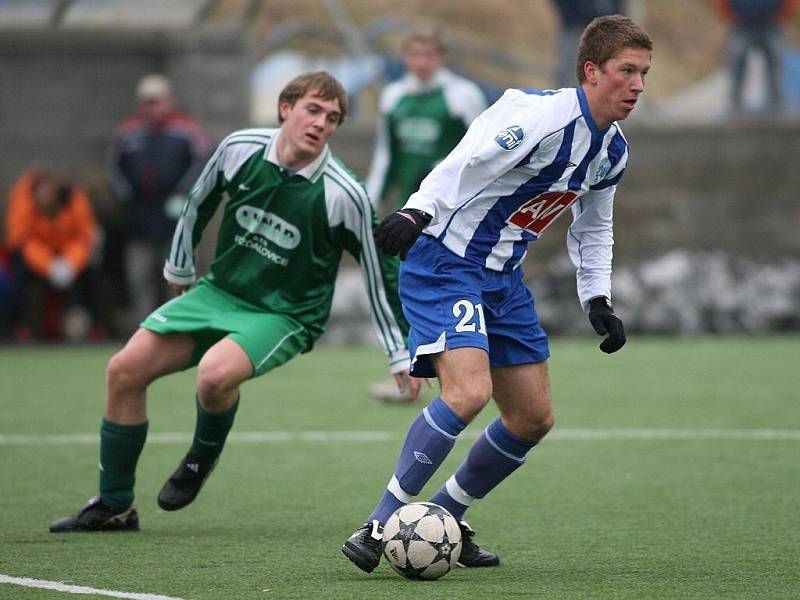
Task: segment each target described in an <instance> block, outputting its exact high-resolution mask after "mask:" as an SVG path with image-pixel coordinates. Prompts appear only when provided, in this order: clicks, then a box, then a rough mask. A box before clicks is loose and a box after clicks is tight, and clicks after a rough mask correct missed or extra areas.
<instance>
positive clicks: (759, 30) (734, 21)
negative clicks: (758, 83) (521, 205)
mask: <svg viewBox="0 0 800 600" xmlns="http://www.w3.org/2000/svg"><path fill="white" fill-rule="evenodd" d="M714 6H715V7H716V8H717V10H718V11H719V13H720V15H721V16H722V17H723V18H724V19H725V21H726V22H728V23H729V24H730V31H729V35H728V61H729V69H730V77H731V82H730V83H731V89H730V102H731V108H732V109H733V111H734V112H741V111H742V110H743V108H744V106H743V102H742V90H743V89H744V81H745V73H746V68H747V59H748V57H749V56H750V55H751V54H752V53H754V52H755V51H759V52H760V53H761V55H762V56H763V58H764V62H765V65H766V82H764V83H765V85H766V87H767V91H768V94H767V102H766V106H765V107H764V109H765V110H766V111H770V112H772V113H776V112H780V111H781V110H782V109H783V106H784V89H783V53H784V46H783V27H784V24H785V23H786V22H787V21H788V20H789V19H790V18H791V16H792V15H793V14H794V12H795V10H796V9H797V0H714Z"/></svg>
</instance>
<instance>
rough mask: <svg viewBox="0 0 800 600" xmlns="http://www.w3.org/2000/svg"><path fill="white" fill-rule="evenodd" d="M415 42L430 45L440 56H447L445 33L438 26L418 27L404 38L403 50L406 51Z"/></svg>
mask: <svg viewBox="0 0 800 600" xmlns="http://www.w3.org/2000/svg"><path fill="white" fill-rule="evenodd" d="M414 42H420V43H423V44H430V45H431V46H433V47H434V48H436V51H437V52H439V54H447V44H446V43H445V39H444V32H443V31H442V28H441V27H438V26H436V25H418V26H416V27H414V28H413V29H412V30H411V31H409V32H408V33H407V34H406V36H405V37H404V38H403V44H402V46H401V47H402V49H403V50H406V49H407V48H408V46H410V45H411V44H412V43H414Z"/></svg>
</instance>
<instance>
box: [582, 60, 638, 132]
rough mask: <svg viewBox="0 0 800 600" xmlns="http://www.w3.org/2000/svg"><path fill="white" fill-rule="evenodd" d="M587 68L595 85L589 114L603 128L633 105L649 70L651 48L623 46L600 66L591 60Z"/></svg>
mask: <svg viewBox="0 0 800 600" xmlns="http://www.w3.org/2000/svg"><path fill="white" fill-rule="evenodd" d="M587 70H588V72H587V81H588V83H589V84H590V86H591V87H593V88H594V89H593V93H592V96H593V99H594V106H592V111H593V114H592V116H593V117H594V118H595V121H597V125H598V126H599V127H601V128H604V127H607V126H608V125H610V124H611V123H612V122H614V121H621V120H623V119H626V118H627V117H628V115H630V114H631V112H632V111H633V109H634V107H635V106H636V102H637V100H638V99H639V95H640V94H641V93H642V92H644V87H645V77H646V75H647V72H648V71H649V70H650V51H649V50H646V49H644V48H625V49H623V50H622V51H621V52H620V53H619V54H618V55H617V56H615V57H614V58H611V59H609V60H608V61H606V63H605V64H604V65H603V67H602V68H600V67H598V66H597V65H594V64H591V63H590V65H589V66H588V68H587ZM594 112H597V114H594Z"/></svg>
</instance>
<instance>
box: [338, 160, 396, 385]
mask: <svg viewBox="0 0 800 600" xmlns="http://www.w3.org/2000/svg"><path fill="white" fill-rule="evenodd" d="M325 198H326V203H327V209H328V220H329V224H330V226H331V227H336V226H339V225H341V226H343V227H344V228H345V229H346V230H347V232H348V233H350V234H351V239H353V240H354V246H355V247H354V248H349V250H350V251H351V252H352V254H353V255H354V257H355V258H356V260H358V262H359V265H360V266H361V274H362V277H363V280H364V285H365V287H366V290H367V296H368V298H369V304H370V314H371V317H372V324H373V327H374V329H375V334H376V335H377V338H378V342H379V343H380V345H381V347H382V348H383V350H384V352H385V354H386V356H387V358H388V360H389V368H390V371H391V372H392V373H399V372H400V371H403V370H406V369H408V367H409V356H408V350H407V348H406V342H405V336H406V333H407V329H408V325H407V324H406V322H405V319H404V318H403V316H402V312H401V311H400V302H399V299H398V295H397V270H398V269H397V265H396V263H394V262H393V257H389V256H386V255H384V254H383V253H379V252H378V250H377V249H376V247H375V242H374V240H373V237H372V230H373V226H374V225H375V216H374V212H373V210H372V206H371V204H370V201H369V198H368V197H367V194H366V192H365V191H364V188H363V187H362V186H361V184H360V183H359V182H358V181H356V179H355V178H353V177H352V176H351V175H350V174H349V173H348V172H347V171H346V170H345V169H344V168H343V167H342V166H341V165H339V164H337V163H336V161H335V160H331V161H329V163H328V167H327V170H326V173H325Z"/></svg>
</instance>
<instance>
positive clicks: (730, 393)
mask: <svg viewBox="0 0 800 600" xmlns="http://www.w3.org/2000/svg"><path fill="white" fill-rule="evenodd" d="M597 341H598V340H594V339H589V338H586V339H579V340H559V339H556V340H554V341H553V343H552V359H551V361H550V371H551V377H552V387H553V397H554V404H555V408H556V413H557V416H558V420H557V424H556V428H555V429H554V431H553V433H552V434H551V435H550V436H549V437H548V438H546V439H545V441H544V442H543V443H542V444H541V445H540V446H539V447H538V448H536V449H535V450H534V451H533V452H532V453H531V454H530V455H529V457H528V462H527V464H526V465H525V466H524V467H523V468H522V469H520V470H519V471H517V472H516V473H515V474H514V476H513V477H512V478H510V479H509V480H508V481H506V482H505V483H504V484H503V485H501V486H500V487H499V488H498V489H497V490H495V491H494V492H492V494H491V495H490V496H488V497H487V498H486V499H485V500H482V501H479V502H477V503H476V504H475V505H474V507H473V508H471V509H470V511H469V513H468V518H469V520H470V523H471V524H472V526H473V527H474V528H475V529H476V530H477V532H478V534H477V537H476V541H478V542H479V543H480V544H482V545H485V546H486V547H488V548H490V549H492V550H494V551H496V552H497V553H498V554H500V556H501V559H502V565H501V566H500V567H499V568H494V569H472V570H467V569H459V570H457V571H455V572H453V573H450V574H448V575H447V576H446V577H445V578H443V579H441V580H439V581H435V582H409V581H405V580H403V579H401V578H400V577H399V576H397V575H396V574H395V573H394V572H393V571H392V570H391V569H390V568H389V567H388V566H387V565H386V564H381V565H380V566H379V568H378V569H377V570H376V571H375V572H374V573H373V574H372V575H366V574H364V573H362V572H361V571H359V570H358V569H357V568H356V567H355V566H354V565H353V564H351V563H350V562H349V561H348V560H347V559H345V558H344V557H343V556H342V554H341V553H340V550H339V548H340V546H341V544H342V542H343V541H344V540H345V538H347V536H348V535H349V534H350V533H351V532H352V530H353V529H354V528H356V527H357V526H359V525H360V524H361V523H362V522H363V520H364V519H365V517H366V516H367V514H369V512H370V510H371V509H372V507H373V506H374V504H375V502H376V501H377V499H378V498H379V496H380V494H381V493H382V490H383V488H384V486H385V484H386V482H387V480H388V478H389V477H390V475H391V470H392V468H393V465H394V461H395V458H396V455H397V452H398V450H399V447H400V444H401V443H402V439H403V435H404V433H405V430H406V428H407V427H408V424H409V423H410V422H411V420H412V419H413V418H414V417H415V416H416V414H417V412H418V411H419V410H420V408H421V407H422V406H423V403H420V404H419V405H417V406H408V405H380V404H377V403H376V402H374V401H372V400H370V399H369V397H368V395H367V388H368V385H369V384H370V383H371V382H373V381H375V380H379V379H382V378H384V377H385V365H384V360H383V357H382V355H381V353H380V351H379V350H378V349H377V348H371V347H332V346H325V345H323V346H320V347H319V348H317V349H316V350H314V352H312V353H311V354H309V355H306V356H303V357H300V358H299V359H297V360H295V361H293V362H291V363H289V364H288V365H287V366H285V367H283V368H281V369H278V370H277V371H275V372H273V373H270V374H267V375H266V376H264V377H262V378H260V379H257V380H255V381H252V382H249V383H248V384H246V385H245V386H244V387H243V391H242V404H241V407H240V410H239V413H238V416H237V422H236V425H235V427H234V430H233V434H232V439H231V440H230V442H229V444H228V446H227V448H226V449H225V452H224V454H223V456H222V460H221V462H220V465H219V467H218V468H217V470H216V471H215V472H214V474H213V475H212V476H211V478H210V479H209V481H208V483H207V485H206V486H205V488H204V489H203V491H202V493H201V495H200V496H199V497H198V499H197V501H196V502H195V503H194V504H192V505H191V506H189V507H187V508H186V509H184V510H182V511H179V512H176V513H167V512H164V511H161V510H160V509H159V508H158V507H157V505H156V503H155V496H156V494H157V493H158V490H159V488H160V487H161V484H162V483H163V481H164V480H165V478H166V477H167V476H168V475H169V474H170V473H171V471H172V470H173V469H174V468H175V466H176V465H177V463H178V461H179V460H180V458H181V457H182V456H183V454H184V453H185V451H186V449H187V448H188V445H189V442H188V436H189V435H190V434H191V432H192V431H193V427H194V410H195V409H194V399H193V398H194V391H193V388H194V386H193V381H194V380H193V377H194V373H193V372H191V371H189V372H186V373H181V374H176V375H173V376H170V377H168V378H165V379H162V380H160V381H158V382H156V383H155V384H154V385H153V386H152V388H151V392H150V435H151V437H150V440H149V442H148V444H147V445H146V446H145V450H144V452H143V454H142V457H141V459H140V463H139V470H138V479H137V489H136V491H137V505H138V507H139V512H140V516H141V522H142V531H141V532H140V533H135V534H129V533H121V534H120V533H117V534H67V535H54V534H50V533H48V531H47V527H48V525H49V523H50V522H51V521H52V520H53V519H54V518H56V517H59V516H63V515H65V514H68V513H71V512H74V511H75V510H77V509H78V508H79V507H80V506H81V504H82V503H83V502H84V501H85V500H86V499H87V498H88V497H89V496H91V495H92V494H94V493H95V490H96V486H97V460H98V445H97V441H96V439H95V437H96V436H97V432H98V430H99V423H100V414H101V410H102V403H103V395H104V383H103V381H104V366H105V363H106V361H107V360H108V358H109V357H110V356H111V354H113V352H114V351H115V350H116V348H115V347H112V346H99V347H77V348H75V347H73V348H70V347H31V348H16V347H8V346H7V347H2V348H0V490H1V491H2V499H3V504H2V510H0V575H5V576H11V577H27V578H35V579H41V580H49V581H62V582H67V583H70V584H72V585H79V586H88V587H92V588H98V589H105V590H113V591H117V592H137V593H141V594H146V593H149V594H161V595H165V596H173V597H179V598H185V599H189V598H197V599H217V598H219V599H228V598H233V599H271V598H276V599H283V598H297V599H317V598H348V599H354V598H355V599H360V598H365V599H375V600H378V599H383V598H386V599H392V600H396V599H399V598H464V599H470V600H473V599H475V600H483V599H487V598H542V599H553V598H565V599H575V598H620V599H622V598H625V599H637V600H639V599H651V598H664V599H674V598H698V599H707V598H758V599H763V598H793V597H798V594H799V593H800V592H798V590H800V569H798V564H800V563H798V560H800V558H799V557H800V391H799V390H800V375H798V372H797V371H798V369H797V360H798V356H800V338H797V337H773V338H719V339H714V338H699V339H653V338H645V339H636V338H634V339H631V340H630V341H629V344H628V346H626V348H625V349H624V350H623V351H621V352H619V353H618V354H616V355H613V356H606V355H604V354H602V353H601V352H600V351H599V350H597V349H596V347H595V346H596V342H597ZM434 393H435V390H429V391H427V392H426V396H425V402H427V401H429V400H430V399H431V398H432V396H433V395H434ZM495 416H496V411H495V409H494V407H493V406H490V407H487V409H486V410H485V411H484V413H483V414H481V415H480V416H479V417H478V419H477V420H476V421H475V422H474V423H473V424H471V425H470V426H469V427H468V429H467V430H466V431H465V433H464V436H463V437H464V439H462V440H459V442H458V443H457V444H456V446H455V448H454V450H453V452H452V453H451V455H450V457H448V459H447V461H446V463H445V464H444V466H443V467H442V468H441V469H440V471H439V472H438V473H437V476H436V477H435V478H434V480H433V481H431V483H430V484H429V485H428V487H426V489H425V490H424V491H423V494H422V495H421V498H422V499H427V497H428V496H429V495H430V494H431V493H433V492H434V491H435V490H436V489H438V487H439V486H440V485H441V483H442V482H443V481H444V479H446V477H447V476H449V474H450V473H452V471H453V470H454V469H455V468H456V467H457V466H458V464H459V463H460V461H461V459H462V458H463V457H464V455H465V453H466V451H467V448H468V446H469V440H470V439H474V436H475V435H477V433H478V432H479V431H480V429H481V428H482V427H484V426H485V425H486V424H487V423H488V422H490V421H491V420H492V419H493V418H494V417H495ZM167 433H180V434H182V436H179V438H180V439H178V441H168V440H165V439H164V437H163V434H167ZM247 433H254V434H256V435H257V438H258V439H256V440H251V441H247V440H246V439H243V437H246V436H245V434H247ZM57 434H87V436H84V437H80V436H77V437H76V436H72V437H70V436H67V437H65V438H58V437H54V436H55V435H57ZM367 434H369V435H367ZM36 436H39V437H36ZM93 436H95V437H93ZM370 436H372V437H370ZM59 597H68V596H67V595H66V594H65V593H63V592H57V591H52V590H42V589H33V588H26V587H21V586H18V585H13V584H10V583H0V598H20V599H28V598H43V599H47V598H53V599H56V598H59ZM82 597H94V596H82ZM96 597H98V598H100V597H102V596H96Z"/></svg>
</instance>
